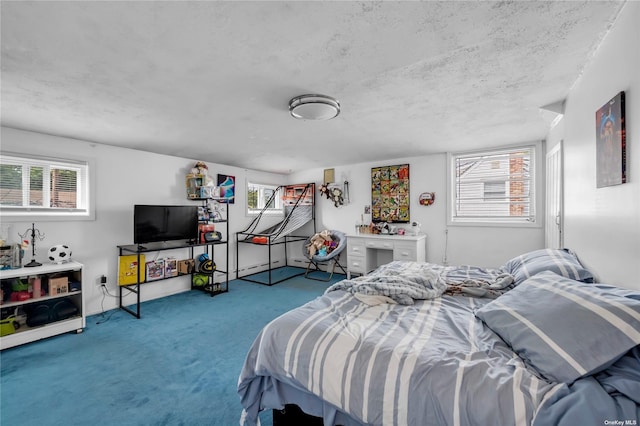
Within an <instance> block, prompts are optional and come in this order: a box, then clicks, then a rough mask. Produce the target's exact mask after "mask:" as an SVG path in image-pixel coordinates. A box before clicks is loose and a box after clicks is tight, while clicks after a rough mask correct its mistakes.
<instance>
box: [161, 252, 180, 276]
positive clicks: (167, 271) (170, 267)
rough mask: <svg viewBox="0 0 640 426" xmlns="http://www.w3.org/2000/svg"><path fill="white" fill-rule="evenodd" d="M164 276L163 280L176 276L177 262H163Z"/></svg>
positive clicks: (167, 260)
mask: <svg viewBox="0 0 640 426" xmlns="http://www.w3.org/2000/svg"><path fill="white" fill-rule="evenodd" d="M164 276H165V278H169V277H176V276H178V260H177V259H174V258H171V257H170V258H168V259H165V260H164Z"/></svg>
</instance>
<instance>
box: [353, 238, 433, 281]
mask: <svg viewBox="0 0 640 426" xmlns="http://www.w3.org/2000/svg"><path fill="white" fill-rule="evenodd" d="M426 246H427V236H426V235H424V234H420V235H415V236H414V235H385V234H354V235H347V279H349V278H351V274H352V273H357V274H363V275H365V274H368V273H369V272H371V271H373V270H374V269H376V268H377V267H378V266H380V265H384V264H385V263H389V262H391V261H393V260H409V261H414V262H426V253H427V247H426Z"/></svg>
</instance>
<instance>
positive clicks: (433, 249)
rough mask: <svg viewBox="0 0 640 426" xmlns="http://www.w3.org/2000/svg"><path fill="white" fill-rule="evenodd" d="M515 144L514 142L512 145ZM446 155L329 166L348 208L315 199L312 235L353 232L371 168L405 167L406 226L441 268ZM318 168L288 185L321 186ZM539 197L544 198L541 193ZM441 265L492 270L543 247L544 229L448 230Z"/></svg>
mask: <svg viewBox="0 0 640 426" xmlns="http://www.w3.org/2000/svg"><path fill="white" fill-rule="evenodd" d="M514 142H518V141H514ZM446 161H447V157H446V154H437V155H427V156H420V157H405V158H394V159H389V160H388V161H385V162H383V163H381V162H376V163H361V164H354V165H350V166H348V167H339V166H336V167H334V169H335V179H336V182H343V181H344V180H347V181H349V192H350V204H348V205H345V206H341V207H337V208H336V207H335V206H334V205H333V203H332V202H331V201H329V200H327V199H326V198H321V199H318V200H317V203H316V217H317V227H318V230H319V231H320V230H322V229H338V230H341V231H344V232H347V233H353V232H354V231H355V224H356V222H357V221H358V220H359V219H360V215H361V214H362V213H363V211H364V206H365V205H371V168H372V167H380V166H389V165H393V164H405V163H408V164H409V167H410V169H409V173H410V179H411V181H410V197H411V206H410V215H411V220H412V221H417V222H420V223H421V224H422V232H424V233H425V234H427V261H428V262H432V263H443V260H444V255H445V230H446V229H447V209H446V198H447V197H446V186H447V163H446ZM323 171H324V169H313V170H306V171H304V172H299V173H294V174H292V175H290V177H289V179H290V181H292V182H315V183H316V184H317V185H320V184H322V180H323V176H324V173H323ZM422 192H435V193H436V200H435V203H434V204H432V205H431V206H421V205H420V204H418V197H419V195H420V193H422ZM541 196H544V195H543V194H541ZM448 229H449V242H448V250H447V261H448V263H449V264H451V265H465V264H467V265H477V266H485V267H494V266H500V265H502V264H503V263H504V262H505V261H506V260H508V259H510V258H512V257H514V256H516V255H519V254H522V253H525V252H527V251H531V250H536V249H539V248H542V247H544V228H543V227H538V228H528V229H523V228H513V227H506V228H505V227H490V226H482V227H473V226H450V227H449V228H448Z"/></svg>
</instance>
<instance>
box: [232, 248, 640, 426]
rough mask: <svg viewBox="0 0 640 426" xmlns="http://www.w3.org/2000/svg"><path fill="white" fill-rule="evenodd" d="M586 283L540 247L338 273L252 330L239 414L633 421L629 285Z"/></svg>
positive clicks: (249, 417) (637, 337) (634, 300)
mask: <svg viewBox="0 0 640 426" xmlns="http://www.w3.org/2000/svg"><path fill="white" fill-rule="evenodd" d="M593 281H594V278H593V275H592V274H591V273H590V272H589V271H588V270H587V269H585V268H584V267H583V266H582V265H581V264H580V262H579V261H578V259H577V257H576V256H575V255H574V254H573V253H572V252H571V251H569V250H549V249H545V250H537V251H534V252H530V253H526V254H523V255H522V256H518V257H516V258H514V259H511V260H510V261H508V262H507V263H505V265H503V266H502V267H500V268H497V269H483V268H478V267H471V266H463V267H452V266H442V265H436V264H430V263H415V262H402V261H394V262H391V263H389V264H387V265H384V266H382V267H380V268H378V269H377V270H376V271H374V272H372V273H371V274H369V275H367V276H365V277H358V278H354V279H352V280H343V281H341V282H338V283H336V284H334V285H332V286H331V287H329V288H328V289H327V291H326V292H325V294H324V295H323V296H321V297H318V298H317V299H315V300H312V301H311V302H309V303H307V304H305V305H303V306H301V307H299V308H296V309H294V310H292V311H289V312H287V313H285V314H284V315H282V316H280V317H278V318H276V319H275V320H273V321H272V322H271V323H269V324H268V325H267V326H265V327H264V329H263V330H262V331H261V333H260V334H259V335H258V336H257V338H256V339H255V342H254V343H253V345H252V347H251V348H250V350H249V352H248V354H247V357H246V360H245V363H244V366H243V368H242V371H241V373H240V377H239V381H238V392H239V395H240V399H241V403H242V406H243V412H242V414H241V418H240V424H241V425H256V424H259V417H258V414H259V412H260V411H262V410H267V409H276V410H279V409H282V408H283V407H285V406H290V405H295V406H297V407H299V408H300V409H301V410H302V411H303V412H304V413H307V414H308V415H310V416H315V417H320V418H321V419H322V421H323V423H324V424H325V425H344V426H352V425H354V426H357V425H398V426H401V425H418V426H426V425H482V426H484V425H489V424H499V425H529V424H533V425H551V424H565V423H566V424H581V425H589V424H593V425H603V424H620V425H636V424H637V423H638V421H639V420H640V419H639V418H640V346H639V345H640V291H632V290H626V289H621V288H618V287H614V286H609V285H605V284H600V283H594V282H593ZM616 421H618V422H620V423H613V422H616Z"/></svg>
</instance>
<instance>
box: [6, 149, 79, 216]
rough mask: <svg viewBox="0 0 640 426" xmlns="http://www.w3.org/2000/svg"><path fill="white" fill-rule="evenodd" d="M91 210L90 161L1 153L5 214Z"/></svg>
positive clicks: (64, 213) (76, 213)
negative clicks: (88, 162)
mask: <svg viewBox="0 0 640 426" xmlns="http://www.w3.org/2000/svg"><path fill="white" fill-rule="evenodd" d="M89 210H90V209H89V166H88V164H87V163H86V162H75V161H69V160H59V159H52V158H30V157H22V156H19V155H5V154H2V155H0V211H1V212H2V214H3V216H18V217H25V218H32V217H34V216H40V217H43V216H44V217H56V216H58V217H69V216H89Z"/></svg>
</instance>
